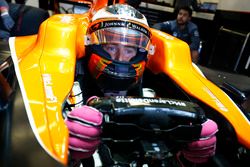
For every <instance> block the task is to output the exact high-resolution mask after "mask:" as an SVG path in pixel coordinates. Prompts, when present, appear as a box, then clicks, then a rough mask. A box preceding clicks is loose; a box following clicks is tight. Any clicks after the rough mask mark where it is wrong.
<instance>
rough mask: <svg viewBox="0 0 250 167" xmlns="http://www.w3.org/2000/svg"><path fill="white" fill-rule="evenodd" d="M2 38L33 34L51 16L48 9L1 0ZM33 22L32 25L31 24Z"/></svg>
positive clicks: (0, 36) (0, 30) (0, 22)
mask: <svg viewBox="0 0 250 167" xmlns="http://www.w3.org/2000/svg"><path fill="white" fill-rule="evenodd" d="M0 12H1V18H0V39H2V40H8V38H9V37H11V36H23V35H33V34H36V33H37V32H38V29H39V26H40V24H41V23H42V22H43V21H44V20H46V19H47V18H48V17H49V13H48V11H46V10H43V9H40V8H37V7H32V6H27V5H25V4H17V3H7V2H6V1H5V0H0ZM30 23H32V26H30Z"/></svg>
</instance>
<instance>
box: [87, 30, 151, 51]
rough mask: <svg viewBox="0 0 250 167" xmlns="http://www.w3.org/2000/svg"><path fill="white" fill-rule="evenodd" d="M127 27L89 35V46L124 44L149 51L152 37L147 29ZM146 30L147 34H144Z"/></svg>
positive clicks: (97, 31) (94, 32)
mask: <svg viewBox="0 0 250 167" xmlns="http://www.w3.org/2000/svg"><path fill="white" fill-rule="evenodd" d="M138 29H139V28H138V27H137V29H131V28H127V27H108V28H101V29H97V30H96V31H93V32H92V33H90V34H89V36H88V37H89V44H123V45H127V46H133V47H138V48H143V49H145V50H148V48H149V45H150V35H149V33H147V31H146V29H143V28H142V29H140V30H141V31H139V30H138ZM143 30H145V32H142V31H143Z"/></svg>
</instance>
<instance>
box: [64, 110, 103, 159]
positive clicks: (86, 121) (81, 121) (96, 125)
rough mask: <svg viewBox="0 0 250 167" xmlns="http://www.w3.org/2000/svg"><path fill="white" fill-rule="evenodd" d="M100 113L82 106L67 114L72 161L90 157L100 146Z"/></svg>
mask: <svg viewBox="0 0 250 167" xmlns="http://www.w3.org/2000/svg"><path fill="white" fill-rule="evenodd" d="M101 124H102V113H101V112H99V111H98V110H97V109H95V108H92V107H89V106H82V107H80V108H76V109H74V110H73V111H71V112H70V113H69V114H68V118H67V120H66V125H67V126H68V129H69V134H70V137H69V150H70V153H71V155H72V158H73V159H82V158H88V157H90V156H91V155H92V154H93V153H94V152H95V150H96V149H97V147H98V145H99V144H100V138H99V136H100V134H101V126H100V125H101Z"/></svg>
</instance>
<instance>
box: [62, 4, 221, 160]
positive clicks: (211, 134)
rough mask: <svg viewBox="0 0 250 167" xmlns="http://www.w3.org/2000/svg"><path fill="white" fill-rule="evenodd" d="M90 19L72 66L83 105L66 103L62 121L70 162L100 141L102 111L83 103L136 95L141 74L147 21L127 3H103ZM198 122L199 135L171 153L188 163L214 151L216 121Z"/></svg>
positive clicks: (147, 36)
mask: <svg viewBox="0 0 250 167" xmlns="http://www.w3.org/2000/svg"><path fill="white" fill-rule="evenodd" d="M121 16H122V17H121ZM93 18H94V19H92V23H90V25H89V27H88V29H87V36H88V39H87V41H85V42H86V43H85V46H86V48H85V49H86V52H85V53H86V55H85V56H84V57H83V58H82V59H80V60H78V62H77V66H76V75H75V76H76V78H75V79H76V82H78V83H79V84H77V85H80V88H81V90H79V92H82V98H83V100H82V101H83V105H82V106H79V107H75V108H71V111H70V112H69V113H67V114H66V115H67V116H66V120H65V121H66V125H67V127H68V129H69V134H70V137H69V151H70V155H71V157H72V159H73V160H75V162H77V161H78V162H79V161H82V160H83V159H88V158H90V157H91V156H92V155H93V153H94V152H95V151H96V149H97V148H98V145H99V144H100V134H101V127H100V125H101V124H102V119H103V116H102V113H101V112H99V111H98V110H97V109H94V108H92V107H89V106H87V105H84V104H88V101H89V100H88V99H91V98H93V97H96V96H98V97H103V96H138V97H140V96H142V90H141V89H142V80H143V77H142V76H143V73H144V70H145V66H146V63H147V57H148V51H149V46H150V44H151V35H150V34H151V31H150V27H149V26H148V23H147V20H146V18H145V16H144V15H142V14H141V13H140V12H139V11H137V10H136V9H135V8H133V7H132V6H129V5H125V4H115V5H111V6H107V7H104V8H102V9H101V10H99V11H98V12H96V13H95V15H94V16H93ZM108 18H109V19H108ZM110 18H112V19H110ZM107 23H109V24H107ZM110 23H121V24H120V26H116V25H115V24H110ZM96 25H99V26H96ZM104 25H105V26H104ZM128 25H133V26H128ZM133 27H134V28H133ZM159 49H160V48H159ZM72 90H74V87H73V88H72ZM69 97H71V96H69ZM69 101H70V100H69ZM77 104H78V103H77ZM68 106H72V104H69V105H68ZM201 126H202V130H201V133H200V140H197V141H193V142H191V143H190V144H189V145H188V147H187V148H184V150H180V152H179V153H180V154H179V155H177V156H181V155H182V156H181V157H183V159H185V160H186V161H188V162H190V163H192V164H193V163H194V164H197V163H205V162H207V161H208V159H209V158H211V157H212V156H213V155H214V154H215V148H216V136H215V134H216V132H217V130H218V129H217V124H216V123H215V122H214V121H212V120H210V119H207V120H206V121H205V122H204V123H202V125H201Z"/></svg>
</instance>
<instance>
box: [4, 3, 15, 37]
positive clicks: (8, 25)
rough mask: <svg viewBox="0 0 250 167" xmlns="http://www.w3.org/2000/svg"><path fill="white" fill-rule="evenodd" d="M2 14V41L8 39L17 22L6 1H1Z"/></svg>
mask: <svg viewBox="0 0 250 167" xmlns="http://www.w3.org/2000/svg"><path fill="white" fill-rule="evenodd" d="M0 12H1V19H0V39H7V38H9V37H10V31H11V29H12V28H13V26H14V25H15V22H14V20H13V19H12V17H11V16H10V14H9V5H8V3H7V2H6V1H5V0H0Z"/></svg>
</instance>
